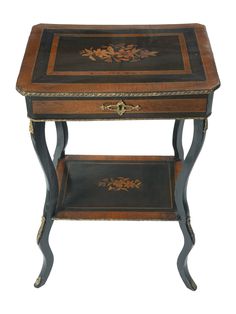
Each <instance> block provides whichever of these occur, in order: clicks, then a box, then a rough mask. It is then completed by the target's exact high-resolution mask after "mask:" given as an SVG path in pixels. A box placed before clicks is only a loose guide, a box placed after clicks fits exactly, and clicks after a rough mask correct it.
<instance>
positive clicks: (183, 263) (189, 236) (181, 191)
mask: <svg viewBox="0 0 236 314" xmlns="http://www.w3.org/2000/svg"><path fill="white" fill-rule="evenodd" d="M206 129H207V120H200V119H197V120H194V134H193V141H192V144H191V147H190V149H189V152H188V154H187V156H186V158H185V160H184V161H183V166H182V170H181V172H180V174H179V176H178V178H177V181H176V186H175V203H176V206H177V211H178V215H179V217H180V221H179V224H180V228H181V230H182V232H183V236H184V246H183V249H182V251H181V252H180V254H179V257H178V261H177V266H178V270H179V273H180V276H181V278H182V280H183V281H184V283H185V285H186V286H187V287H188V288H189V289H191V290H196V289H197V285H196V284H195V282H194V281H193V279H192V277H191V276H190V274H189V270H188V264H187V259H188V254H189V252H190V251H191V249H192V247H193V245H194V243H195V236H194V232H193V230H192V227H191V223H190V215H189V208H188V202H187V183H188V178H189V175H190V173H191V170H192V168H193V166H194V163H195V161H196V159H197V157H198V155H199V153H200V151H201V148H202V145H203V143H204V139H205V134H206ZM181 146H182V144H181Z"/></svg>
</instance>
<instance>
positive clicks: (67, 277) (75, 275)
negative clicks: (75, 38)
mask: <svg viewBox="0 0 236 314" xmlns="http://www.w3.org/2000/svg"><path fill="white" fill-rule="evenodd" d="M233 3H234V1H227V0H225V1H207V0H204V1H201V0H198V1H190V0H186V1H185V0H178V1H173V0H172V1H171V0H169V1H157V0H156V1H150V0H146V1H138V0H136V1H127V0H126V1H124V0H109V1H108V0H100V1H92V0H90V1H89V0H87V1H86V0H84V1H78V0H77V1H71V0H67V1H65V0H64V1H59V0H57V1H49V0H47V1H44V0H41V1H32V0H31V1H27V0H21V1H10V0H8V1H4V2H3V3H2V4H1V12H0V23H1V28H0V29H1V36H0V48H1V49H0V54H1V56H0V62H1V66H0V70H1V71H0V80H1V84H0V87H1V109H0V114H1V122H0V128H1V133H0V134H1V154H0V158H1V161H0V165H1V168H0V169H1V170H0V173H1V175H0V182H1V184H2V185H1V189H0V191H1V202H0V241H1V242H0V243H1V258H0V288H1V293H0V295H1V302H0V312H1V313H4V314H8V313H25V314H32V313H34V314H38V313H57V314H61V313H71V314H74V313H81V314H95V313H102V314H111V313H112V314H121V313H122V314H131V313H135V314H139V313H140V314H141V313H145V314H152V313H161V314H164V313H167V314H171V313H182V314H185V313H189V312H191V313H192V314H199V313H215V312H216V311H217V312H218V313H227V314H231V313H235V311H236V305H235V300H234V296H235V274H236V270H235V265H236V258H235V256H236V255H235V235H236V234H235V233H236V232H235V230H236V229H235V223H236V222H235V218H236V214H235V212H236V208H235V189H236V184H235V175H236V165H235V147H236V145H235V134H236V132H235V131H236V126H235V123H234V122H235V115H236V107H235V106H236V105H235V102H234V93H235V70H236V68H235V60H236V44H235V42H236V37H235V10H234V9H233ZM193 22H198V23H202V24H205V25H206V26H207V30H208V35H209V37H210V41H211V45H212V49H213V51H214V56H215V60H216V64H217V67H218V72H219V76H220V79H221V82H222V86H221V88H220V89H219V90H218V91H216V93H215V98H214V103H213V114H212V116H211V117H210V119H209V129H208V132H207V137H206V141H205V145H204V147H203V150H202V152H201V154H200V157H199V159H198V161H197V163H196V165H195V168H194V170H193V172H192V175H191V178H190V180H189V189H188V199H189V205H190V210H191V216H192V225H193V228H194V231H195V234H196V240H197V241H196V245H195V247H194V249H193V250H192V252H191V254H190V257H189V268H190V272H191V274H192V276H193V278H194V279H195V281H196V282H197V284H198V290H197V291H196V292H192V291H190V290H188V289H187V288H186V287H185V286H184V284H183V283H182V280H181V279H180V277H179V274H178V271H177V268H176V259H177V256H178V254H179V252H180V250H181V248H182V245H183V238H182V234H181V231H180V229H179V226H178V223H176V222H116V221H115V222H110V221H108V222H107V221H79V222H65V221H60V222H56V223H55V224H54V225H53V229H52V232H51V238H50V243H51V246H52V249H53V251H54V256H55V263H54V267H53V270H52V273H51V275H50V277H49V280H48V282H47V284H46V285H45V286H44V287H42V288H40V289H35V288H34V287H33V283H34V280H35V279H36V277H37V275H38V273H39V270H40V268H41V263H42V256H41V252H40V251H39V249H38V247H37V245H36V241H35V237H36V233H37V230H38V227H39V224H40V217H41V215H42V208H43V203H44V197H45V182H44V176H43V173H42V170H41V168H40V165H39V163H38V160H37V157H36V155H35V153H34V150H33V147H32V144H31V140H30V136H29V133H28V119H27V117H26V107H25V102H24V98H23V97H22V96H21V95H20V94H18V93H17V92H16V91H15V82H16V79H17V75H18V72H19V68H20V64H21V60H22V57H23V53H24V49H25V46H26V42H27V39H28V35H29V33H30V29H31V26H32V25H34V24H38V23H68V24H69V23H71V24H72V23H74V24H165V23H166V24H167V23H193ZM172 127H173V122H172V121H128V122H119V121H118V122H80V123H76V122H74V123H69V131H70V141H69V145H68V149H67V151H68V152H70V153H76V154H79V153H80V154H150V155H152V154H161V155H165V154H172V147H171V133H172ZM185 130H186V131H185V143H186V146H188V144H189V141H190V136H191V132H192V129H191V126H190V123H187V127H186V129H185ZM54 141H55V132H54V128H53V125H52V124H50V123H49V127H48V142H49V145H50V147H52V144H53V143H54Z"/></svg>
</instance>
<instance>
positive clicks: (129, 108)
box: [101, 100, 141, 116]
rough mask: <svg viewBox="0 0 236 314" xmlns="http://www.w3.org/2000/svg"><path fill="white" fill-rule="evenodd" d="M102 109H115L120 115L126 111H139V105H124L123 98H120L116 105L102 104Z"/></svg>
mask: <svg viewBox="0 0 236 314" xmlns="http://www.w3.org/2000/svg"><path fill="white" fill-rule="evenodd" d="M101 109H102V110H109V111H115V112H116V113H117V114H118V115H119V116H122V115H123V114H124V113H125V112H127V111H139V110H140V109H141V107H140V106H139V105H136V106H134V105H126V104H125V103H124V102H123V100H120V101H119V102H118V103H117V104H116V105H109V104H107V105H105V104H104V105H102V106H101Z"/></svg>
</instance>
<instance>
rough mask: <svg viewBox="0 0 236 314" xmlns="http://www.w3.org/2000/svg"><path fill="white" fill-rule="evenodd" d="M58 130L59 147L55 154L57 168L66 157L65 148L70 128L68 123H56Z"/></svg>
mask: <svg viewBox="0 0 236 314" xmlns="http://www.w3.org/2000/svg"><path fill="white" fill-rule="evenodd" d="M55 123H56V130H57V146H56V149H55V152H54V158H53V163H54V166H55V167H56V166H57V162H58V160H59V159H60V158H63V157H64V156H65V148H66V145H67V142H68V128H67V124H66V122H55Z"/></svg>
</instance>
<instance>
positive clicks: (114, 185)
mask: <svg viewBox="0 0 236 314" xmlns="http://www.w3.org/2000/svg"><path fill="white" fill-rule="evenodd" d="M141 185H142V182H141V181H140V180H138V179H135V180H132V179H130V178H125V177H117V178H103V179H102V180H101V181H99V182H98V186H99V187H104V188H106V189H107V190H108V191H126V192H128V191H129V190H130V189H140V187H141Z"/></svg>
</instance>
